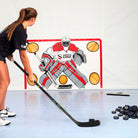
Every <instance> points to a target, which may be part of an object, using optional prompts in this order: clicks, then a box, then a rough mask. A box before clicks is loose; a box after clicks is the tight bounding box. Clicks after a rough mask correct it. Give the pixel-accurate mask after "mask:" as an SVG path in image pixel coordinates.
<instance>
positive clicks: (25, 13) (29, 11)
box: [5, 7, 37, 41]
mask: <svg viewBox="0 0 138 138" xmlns="http://www.w3.org/2000/svg"><path fill="white" fill-rule="evenodd" d="M36 17H37V11H36V10H35V9H34V8H30V7H29V8H25V9H21V10H20V13H19V18H18V19H17V20H16V21H15V22H13V23H12V24H10V25H9V26H7V27H6V29H5V30H6V32H7V38H8V40H9V41H10V40H11V37H12V34H13V32H14V30H15V29H16V27H17V26H18V25H19V24H20V23H22V22H23V21H27V20H29V19H31V18H36Z"/></svg>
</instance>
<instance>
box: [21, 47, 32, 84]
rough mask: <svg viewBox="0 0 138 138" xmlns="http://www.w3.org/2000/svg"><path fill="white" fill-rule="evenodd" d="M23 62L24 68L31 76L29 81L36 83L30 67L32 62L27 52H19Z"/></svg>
mask: <svg viewBox="0 0 138 138" xmlns="http://www.w3.org/2000/svg"><path fill="white" fill-rule="evenodd" d="M19 54H20V58H21V61H22V63H23V65H24V68H25V69H26V71H27V73H28V74H29V80H30V81H31V82H32V83H33V82H34V76H33V72H32V69H31V66H30V62H29V59H28V56H27V53H26V51H25V50H19Z"/></svg>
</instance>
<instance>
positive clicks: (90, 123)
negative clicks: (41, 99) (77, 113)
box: [13, 60, 100, 127]
mask: <svg viewBox="0 0 138 138" xmlns="http://www.w3.org/2000/svg"><path fill="white" fill-rule="evenodd" d="M13 63H14V64H15V65H16V66H17V67H18V68H19V69H20V70H21V71H22V72H23V73H25V74H26V75H27V76H28V73H27V72H26V71H25V70H24V69H23V68H22V67H21V66H20V65H19V64H18V63H17V62H16V61H15V60H13ZM34 83H35V84H36V86H37V87H38V88H39V89H40V90H41V91H42V92H44V93H45V94H46V95H47V96H48V97H49V98H50V100H51V101H52V102H53V103H54V104H55V105H57V107H58V108H59V109H60V110H62V111H63V112H64V113H65V114H66V115H67V116H68V117H69V118H70V119H71V120H72V121H73V122H74V123H75V124H76V125H78V126H80V127H94V126H99V125H100V121H99V120H95V119H89V121H88V122H79V121H77V120H75V119H74V118H73V117H72V116H71V115H70V114H69V113H68V112H67V111H66V110H65V109H64V108H63V107H62V106H61V105H60V104H59V103H57V102H56V100H55V99H54V98H52V96H51V95H50V94H48V93H47V92H46V91H45V90H44V89H43V87H41V86H40V85H39V83H37V82H36V81H34Z"/></svg>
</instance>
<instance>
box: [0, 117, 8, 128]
mask: <svg viewBox="0 0 138 138" xmlns="http://www.w3.org/2000/svg"><path fill="white" fill-rule="evenodd" d="M10 123H11V122H10V121H8V120H6V119H3V118H2V117H0V126H6V125H9V124H10Z"/></svg>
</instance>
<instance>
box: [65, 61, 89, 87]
mask: <svg viewBox="0 0 138 138" xmlns="http://www.w3.org/2000/svg"><path fill="white" fill-rule="evenodd" d="M64 73H65V74H66V75H67V76H68V78H69V79H70V80H71V81H72V82H73V83H74V84H75V85H76V86H77V87H78V88H83V87H84V86H85V85H86V84H87V82H88V80H87V78H86V77H85V75H83V74H82V73H81V72H80V71H79V70H78V69H77V68H75V67H74V65H73V64H72V63H71V62H70V61H67V62H66V63H65V70H64Z"/></svg>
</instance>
